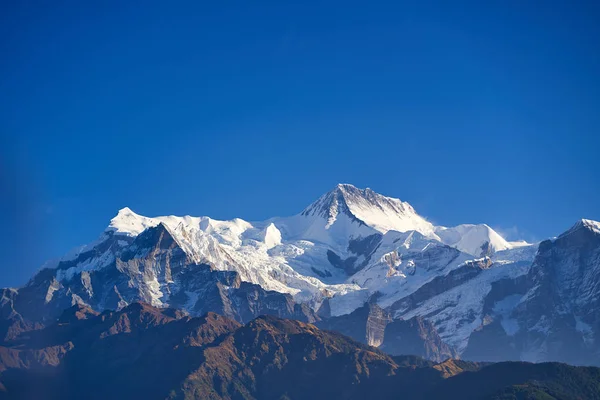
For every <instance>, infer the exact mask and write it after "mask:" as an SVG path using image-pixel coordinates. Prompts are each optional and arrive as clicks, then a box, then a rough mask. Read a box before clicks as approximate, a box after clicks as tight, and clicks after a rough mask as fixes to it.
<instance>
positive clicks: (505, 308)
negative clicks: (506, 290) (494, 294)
mask: <svg viewBox="0 0 600 400" xmlns="http://www.w3.org/2000/svg"><path fill="white" fill-rule="evenodd" d="M522 298H523V295H520V294H513V295H510V296H506V297H505V298H504V299H502V300H500V301H497V302H496V303H495V304H494V308H493V311H494V313H495V314H496V315H498V316H499V317H500V324H501V325H502V328H504V331H505V332H506V334H507V335H509V336H514V335H515V334H516V333H517V332H518V331H519V329H520V327H519V323H518V321H517V320H516V319H515V318H511V313H512V311H513V310H514V309H515V307H516V306H517V305H518V304H519V303H520V302H521V299H522Z"/></svg>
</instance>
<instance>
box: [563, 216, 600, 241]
mask: <svg viewBox="0 0 600 400" xmlns="http://www.w3.org/2000/svg"><path fill="white" fill-rule="evenodd" d="M582 229H585V230H587V231H591V232H593V233H597V234H600V222H598V221H594V220H591V219H580V220H579V221H577V222H576V223H575V225H573V226H572V227H571V228H570V229H569V230H567V231H566V232H564V233H562V234H561V235H560V236H559V237H564V236H567V235H570V234H572V233H575V232H578V231H580V230H582Z"/></svg>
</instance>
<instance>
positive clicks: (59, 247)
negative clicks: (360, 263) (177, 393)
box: [0, 1, 600, 286]
mask: <svg viewBox="0 0 600 400" xmlns="http://www.w3.org/2000/svg"><path fill="white" fill-rule="evenodd" d="M11 3H12V4H10V5H5V6H4V10H3V12H2V13H1V14H0V54H3V61H2V62H1V63H0V93H2V96H0V135H1V137H0V140H1V141H0V157H1V158H0V188H1V190H2V192H1V198H0V206H1V207H0V213H1V215H0V216H1V217H2V220H3V224H4V229H2V237H0V251H1V252H2V254H3V260H2V263H1V268H0V286H7V285H20V284H23V283H24V282H25V281H26V280H27V279H28V278H29V277H30V275H31V274H32V273H33V271H35V270H36V269H37V268H38V267H39V266H40V265H41V263H42V262H43V261H44V260H46V259H48V258H51V257H55V256H59V255H61V254H63V253H65V252H66V251H67V250H69V249H70V248H72V247H74V246H76V245H80V244H83V243H86V242H89V241H91V240H93V239H95V238H96V237H97V236H98V235H99V233H100V232H101V231H102V230H103V229H104V227H105V226H106V225H107V224H108V221H109V220H110V218H112V217H113V216H114V215H115V214H116V212H117V210H118V209H119V208H122V207H124V206H129V207H131V208H132V209H133V210H134V211H136V212H138V213H140V214H145V215H149V216H154V215H164V214H191V215H210V216H212V217H214V218H233V217H241V218H244V219H247V220H258V219H264V218H267V217H269V216H274V215H290V214H294V213H297V212H299V211H300V210H301V209H302V208H303V207H305V206H306V205H307V204H309V203H310V202H311V201H313V200H314V199H316V198H317V197H318V196H319V195H320V194H322V193H324V192H325V191H327V190H329V189H331V188H332V187H333V186H334V185H335V184H336V183H338V182H349V183H353V184H355V185H356V186H359V187H371V188H372V189H374V190H376V191H378V192H380V193H383V194H386V195H391V196H394V197H399V198H401V199H403V200H405V201H408V202H410V203H411V204H412V205H413V206H414V207H415V208H416V209H417V211H418V212H420V213H421V214H422V215H424V216H426V217H428V218H430V219H431V220H432V221H433V222H435V223H438V224H444V225H454V224H459V223H479V222H486V223H488V224H489V225H491V226H494V227H500V228H501V229H502V230H503V231H504V232H505V233H507V234H508V235H509V236H510V238H514V237H515V236H522V237H524V238H525V239H529V240H531V239H542V238H545V237H549V236H552V235H557V234H559V233H560V232H561V231H563V230H565V229H567V228H568V227H569V226H570V225H572V224H573V223H574V222H575V221H576V220H577V219H579V218H583V217H585V218H591V219H596V220H599V219H600V185H599V182H600V157H598V149H599V148H600V138H599V136H600V112H599V111H600V73H599V71H600V49H599V46H600V45H599V41H598V38H600V25H599V24H598V23H597V21H598V19H599V17H600V10H599V6H598V3H597V2H584V1H581V2H579V1H576V2H570V1H564V2H562V1H549V2H523V1H489V2H480V1H464V2H447V1H440V2H388V1H386V2H382V3H378V2H361V3H352V2H347V1H346V2H338V3H335V2H298V3H291V2H243V3H239V4H236V3H227V4H225V2H213V3H218V4H207V3H208V2H187V3H186V2H175V4H173V2H164V1H158V2H150V1H149V2H144V3H143V4H144V5H143V6H134V4H133V2H126V3H127V4H122V3H123V2H114V3H112V2H101V3H102V4H92V3H94V2H81V1H76V2H75V1H74V2H40V3H39V4H36V3H35V2H11ZM282 3H286V4H282ZM391 3H394V4H391Z"/></svg>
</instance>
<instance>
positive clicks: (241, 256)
mask: <svg viewBox="0 0 600 400" xmlns="http://www.w3.org/2000/svg"><path fill="white" fill-rule="evenodd" d="M137 302H144V303H147V304H148V305H150V306H152V307H156V308H158V309H163V308H164V309H167V308H169V309H176V310H179V311H178V312H181V313H183V314H184V315H189V316H190V317H201V316H203V315H206V314H207V313H209V312H214V313H217V314H219V315H222V316H224V317H226V318H228V321H229V320H231V321H235V322H236V323H239V324H247V323H250V322H251V321H255V319H256V318H257V317H259V316H263V315H270V316H274V317H278V318H286V319H291V320H296V321H300V322H302V323H309V324H313V325H314V326H317V327H320V328H322V329H327V330H333V331H337V332H340V333H342V334H345V335H347V336H349V337H351V338H353V339H354V340H356V341H359V342H362V343H364V344H366V345H370V346H375V347H379V348H380V349H381V350H382V351H385V352H386V353H388V354H391V355H400V354H413V355H417V356H421V357H425V358H428V359H429V360H433V361H434V362H442V361H444V360H446V359H447V358H453V359H457V358H461V359H464V360H472V361H504V360H520V361H532V362H543V361H561V362H567V363H571V364H577V365H600V341H599V340H597V339H596V338H597V337H599V336H598V335H600V304H599V302H600V223H598V222H595V221H591V220H585V219H582V220H580V221H578V222H576V223H575V224H574V225H573V227H571V228H570V229H568V230H567V231H566V232H564V233H562V234H561V235H559V236H558V237H556V238H550V239H548V240H544V241H542V242H539V243H527V242H525V241H516V242H511V241H507V240H505V239H504V238H503V237H502V236H501V235H499V234H498V233H497V232H495V231H494V230H493V229H492V228H490V227H489V226H487V225H485V224H479V225H474V224H464V225H459V226H456V227H442V226H435V225H433V224H432V223H430V222H429V221H428V220H427V219H426V218H424V217H422V216H420V215H419V214H417V212H416V211H415V210H414V208H413V207H412V206H411V205H410V204H408V203H407V202H403V201H401V200H399V199H395V198H391V197H386V196H383V195H381V194H378V193H375V192H374V191H372V190H370V189H364V190H363V189H358V188H356V187H354V186H352V185H349V184H340V185H337V186H336V187H335V188H333V189H332V190H331V191H330V192H328V193H326V194H324V195H323V196H321V197H320V198H319V199H317V200H316V201H315V202H314V203H312V204H310V205H309V206H308V207H306V208H305V209H304V210H302V211H301V212H300V213H298V214H297V215H294V216H291V217H275V218H271V219H268V220H266V221H259V222H248V221H244V220H242V219H233V220H230V221H219V220H215V219H212V218H209V217H190V216H184V217H176V216H164V217H155V218H149V217H144V216H141V215H138V214H136V213H134V212H133V211H132V210H131V209H129V208H124V209H122V210H120V211H119V212H118V214H117V215H116V216H115V217H114V218H113V219H112V220H111V221H110V223H109V225H108V227H107V228H106V229H105V231H104V232H102V233H101V234H100V236H99V238H98V239H97V240H95V241H94V242H92V243H90V244H87V245H85V246H82V247H80V248H78V249H76V250H74V251H72V252H70V253H69V254H67V255H65V256H64V257H62V258H61V259H59V260H56V261H53V262H49V263H47V264H46V265H45V266H44V267H43V268H42V269H41V270H40V271H39V272H38V273H37V274H35V275H34V276H33V277H32V278H31V280H30V281H29V282H28V283H27V284H26V285H24V286H23V287H21V288H5V289H3V290H2V297H1V299H0V317H1V318H0V338H1V340H2V343H4V344H6V345H8V344H12V343H15V341H18V340H20V338H21V337H23V336H24V335H25V336H26V335H30V334H31V332H36V331H40V332H41V331H45V330H46V329H48V327H50V326H53V325H54V324H55V323H56V321H57V319H59V318H62V316H63V315H64V313H65V310H70V309H71V308H72V307H83V308H85V309H86V310H90V312H94V313H104V312H107V311H110V310H124V309H127V307H130V306H131V305H132V304H134V303H137ZM232 323H233V322H232ZM313 325H302V326H313ZM377 354H379V353H377Z"/></svg>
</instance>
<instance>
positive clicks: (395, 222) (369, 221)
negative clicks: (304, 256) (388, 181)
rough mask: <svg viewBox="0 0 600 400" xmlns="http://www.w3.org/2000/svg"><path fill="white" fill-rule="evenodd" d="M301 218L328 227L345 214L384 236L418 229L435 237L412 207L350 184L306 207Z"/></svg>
mask: <svg viewBox="0 0 600 400" xmlns="http://www.w3.org/2000/svg"><path fill="white" fill-rule="evenodd" d="M301 215H302V216H306V217H310V216H318V217H322V218H324V219H325V220H326V221H327V224H326V227H327V228H329V227H330V226H331V225H333V224H334V223H335V222H336V220H337V219H338V218H339V216H340V215H345V216H347V217H349V218H350V220H352V221H354V222H357V223H358V224H361V225H367V226H369V227H371V228H373V229H375V230H376V231H379V232H381V233H386V232H388V231H391V230H395V231H399V232H406V231H410V230H416V231H419V232H421V233H423V234H425V235H432V234H433V231H434V228H433V225H432V224H431V223H429V222H428V221H427V220H425V218H423V217H421V216H420V215H418V214H417V213H416V212H415V210H414V209H413V208H412V206H411V205H410V204H408V203H406V202H403V201H401V200H399V199H395V198H391V197H386V196H383V195H381V194H379V193H376V192H374V191H373V190H371V189H369V188H367V189H359V188H357V187H355V186H353V185H350V184H339V185H337V186H336V187H335V188H334V189H333V190H331V191H330V192H328V193H325V194H324V195H323V196H321V197H320V198H319V199H318V200H317V201H315V202H314V203H312V204H311V205H310V206H308V207H307V208H305V209H304V210H303V211H302V213H301Z"/></svg>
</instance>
